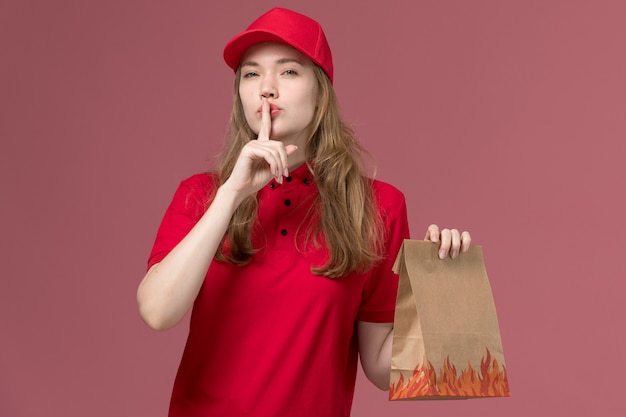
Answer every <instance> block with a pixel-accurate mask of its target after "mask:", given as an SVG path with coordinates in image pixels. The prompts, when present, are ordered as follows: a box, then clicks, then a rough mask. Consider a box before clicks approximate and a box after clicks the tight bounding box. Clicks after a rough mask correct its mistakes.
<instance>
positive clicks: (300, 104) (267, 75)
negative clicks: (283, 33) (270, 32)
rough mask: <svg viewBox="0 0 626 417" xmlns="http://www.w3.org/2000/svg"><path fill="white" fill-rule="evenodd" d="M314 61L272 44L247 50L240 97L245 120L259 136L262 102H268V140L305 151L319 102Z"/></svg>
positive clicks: (242, 68)
mask: <svg viewBox="0 0 626 417" xmlns="http://www.w3.org/2000/svg"><path fill="white" fill-rule="evenodd" d="M313 66H314V64H313V62H312V61H311V60H310V59H309V58H308V57H306V56H305V55H303V54H301V53H300V52H298V51H297V50H295V49H294V48H292V47H290V46H287V45H283V44H281V43H275V42H265V43H260V44H257V45H254V46H252V47H250V48H249V49H248V50H247V51H246V53H245V54H244V55H243V57H242V59H241V80H240V83H239V97H240V98H241V103H242V104H243V110H244V114H245V117H246V121H247V122H248V125H249V126H250V128H251V129H252V130H253V131H254V132H255V133H257V134H258V133H259V128H260V126H261V99H262V97H266V98H267V100H268V102H269V103H270V114H271V118H272V130H271V132H270V139H272V140H280V141H282V142H283V143H284V144H286V145H287V144H293V145H297V146H298V147H301V148H302V149H303V148H304V145H305V144H306V140H307V138H308V136H309V135H310V132H309V125H310V123H311V121H312V120H313V116H314V114H315V108H316V106H317V100H318V85H317V80H316V78H315V73H314V72H313Z"/></svg>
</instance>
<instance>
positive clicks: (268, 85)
mask: <svg viewBox="0 0 626 417" xmlns="http://www.w3.org/2000/svg"><path fill="white" fill-rule="evenodd" d="M261 97H265V98H278V89H277V88H276V83H275V82H274V80H273V79H272V77H265V78H264V79H263V83H262V84H261Z"/></svg>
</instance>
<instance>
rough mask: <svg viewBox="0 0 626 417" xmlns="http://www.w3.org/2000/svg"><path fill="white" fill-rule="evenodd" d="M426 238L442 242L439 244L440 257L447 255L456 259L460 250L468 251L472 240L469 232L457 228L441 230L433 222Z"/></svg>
mask: <svg viewBox="0 0 626 417" xmlns="http://www.w3.org/2000/svg"><path fill="white" fill-rule="evenodd" d="M424 240H428V241H431V242H441V244H440V245H439V259H443V258H445V257H446V256H450V258H452V259H454V258H456V257H457V256H459V253H460V252H467V250H468V249H469V247H470V243H471V242H472V237H471V236H470V234H469V232H462V233H460V232H459V231H458V230H457V229H443V230H441V231H440V230H439V226H437V225H436V224H431V225H430V226H428V230H426V237H424Z"/></svg>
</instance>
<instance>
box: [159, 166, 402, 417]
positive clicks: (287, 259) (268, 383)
mask: <svg viewBox="0 0 626 417" xmlns="http://www.w3.org/2000/svg"><path fill="white" fill-rule="evenodd" d="M212 181H214V177H212V176H211V175H210V174H199V175H195V176H193V177H191V178H188V179H187V180H185V181H183V182H182V183H181V184H180V186H179V188H178V190H177V191H176V193H175V195H174V198H173V200H172V202H171V204H170V206H169V208H168V209H167V212H166V213H165V216H164V218H163V221H162V223H161V226H160V228H159V231H158V234H157V237H156V241H155V244H154V247H153V250H152V253H151V255H150V258H149V262H148V264H149V265H148V267H150V266H152V265H154V264H155V263H157V262H159V261H161V260H162V259H163V258H164V257H165V255H167V253H168V252H169V251H170V250H171V249H172V248H173V247H174V246H175V245H176V244H177V243H178V242H179V241H180V240H181V239H182V238H183V237H184V236H185V235H186V234H187V233H188V232H189V230H190V229H191V228H192V227H193V225H194V224H195V223H196V222H197V221H198V219H199V218H200V217H201V216H202V214H203V213H204V211H205V205H206V201H207V191H208V190H209V189H210V187H211V184H212ZM373 187H374V191H375V194H376V196H377V198H378V202H379V206H380V210H382V214H383V219H384V223H385V230H386V241H385V245H386V246H385V250H386V253H387V255H388V256H387V258H386V259H385V260H384V261H381V262H379V263H378V264H377V265H376V266H375V267H374V268H372V269H371V270H370V271H368V272H367V273H363V274H357V273H352V274H350V275H348V276H345V277H342V278H337V279H333V278H326V277H322V276H316V275H313V274H312V273H311V266H319V265H322V264H324V262H325V260H326V256H327V251H326V250H325V249H314V248H312V247H310V245H309V247H308V248H306V247H304V244H305V241H304V239H303V234H304V232H305V231H306V225H307V223H306V222H307V221H310V220H308V219H310V217H307V216H306V214H307V212H308V209H309V207H310V204H311V202H312V200H313V199H314V198H315V196H316V194H317V187H316V185H315V183H314V182H313V179H312V176H311V174H310V172H309V170H308V168H307V166H306V165H302V166H301V167H300V168H298V169H296V170H294V171H293V172H292V173H291V175H290V177H288V178H286V179H285V181H284V183H283V184H277V183H275V182H271V183H270V184H268V185H267V186H266V187H264V188H263V189H262V190H261V191H259V193H258V197H259V201H260V205H259V223H260V225H261V228H260V229H259V230H258V231H257V233H255V235H254V239H253V242H254V243H255V247H257V248H259V249H260V250H259V252H257V253H255V255H254V257H253V260H252V262H250V264H248V265H245V266H235V265H231V264H229V263H224V262H217V261H215V260H213V262H212V263H211V266H210V267H209V270H208V272H207V275H206V278H205V282H204V284H203V286H202V288H201V290H200V293H199V294H198V297H197V299H196V301H195V303H194V305H193V310H192V316H191V322H190V327H189V336H188V339H187V344H186V346H185V350H184V353H183V357H182V360H181V363H180V367H179V370H178V373H177V376H176V380H175V382H174V388H173V392H172V397H171V403H170V414H169V415H170V416H171V417H183V416H184V417H200V416H203V417H204V416H229V417H236V416H255V417H277V416H297V417H307V416H311V417H322V416H332V417H344V416H348V415H349V414H350V408H351V405H352V397H353V393H354V384H355V378H356V371H357V358H358V350H357V338H356V332H355V322H356V321H358V320H361V321H370V322H392V321H393V313H394V308H395V298H396V292H397V276H396V275H395V274H394V273H393V272H392V270H391V268H392V265H393V262H394V260H395V257H396V254H397V252H398V250H399V248H400V245H401V243H402V241H403V239H406V238H408V237H409V231H408V222H407V213H406V204H405V200H404V196H403V195H402V193H401V192H400V191H399V190H397V189H396V188H394V187H393V186H391V185H389V184H386V183H383V182H380V181H374V182H373ZM303 223H304V224H303Z"/></svg>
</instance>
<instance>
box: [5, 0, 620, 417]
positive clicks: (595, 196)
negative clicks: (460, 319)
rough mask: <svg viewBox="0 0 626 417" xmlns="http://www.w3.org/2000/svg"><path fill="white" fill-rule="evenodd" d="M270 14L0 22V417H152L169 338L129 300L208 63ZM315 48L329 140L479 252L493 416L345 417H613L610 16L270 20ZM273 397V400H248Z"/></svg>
mask: <svg viewBox="0 0 626 417" xmlns="http://www.w3.org/2000/svg"><path fill="white" fill-rule="evenodd" d="M273 5H274V2H269V1H236V2H209V1H204V2H200V1H179V2H174V1H170V2H154V1H148V0H144V1H140V0H131V1H129V0H126V1H99V2H96V1H90V2H80V1H67V0H56V1H19V0H14V1H8V2H6V1H5V2H3V4H2V6H0V43H1V44H0V51H2V56H1V57H0V60H1V65H0V71H1V72H2V73H1V81H0V82H1V83H2V85H1V90H0V106H1V107H0V118H1V123H0V137H1V149H0V170H1V172H0V173H1V180H0V181H1V187H2V188H1V190H0V191H1V195H2V204H1V207H0V209H1V210H2V213H1V214H2V215H1V216H0V222H1V224H0V231H1V233H2V239H1V240H0V241H1V245H2V247H1V248H0V250H1V251H0V253H1V257H2V262H1V264H0V415H1V416H7V417H21V416H47V417H57V416H58V417H61V416H62V417H74V416H76V417H79V416H80V417H83V416H90V417H100V416H102V417H105V416H107V417H108V416H165V414H166V408H167V403H168V399H169V394H170V388H171V384H172V381H173V377H174V373H175V371H176V367H177V364H178V360H179V358H180V354H181V350H182V347H183V343H184V340H185V334H186V331H185V325H180V326H178V327H177V328H175V329H173V330H171V331H169V332H165V333H156V332H153V331H150V330H149V329H148V328H147V327H146V326H145V325H144V324H143V323H142V322H141V320H140V318H139V316H138V313H137V308H136V304H135V290H136V287H137V284H138V282H139V280H140V279H141V277H142V275H143V272H144V268H145V262H146V257H147V255H148V252H149V250H150V247H151V244H152V239H153V238H154V234H155V232H156V228H157V226H158V223H159V221H160V219H161V216H162V214H163V212H164V210H165V208H166V205H167V204H168V202H169V200H170V198H171V196H172V194H173V192H174V189H175V187H176V186H177V184H178V182H179V181H180V180H181V179H183V178H185V177H187V176H189V175H191V174H193V173H196V172H199V171H201V170H204V169H205V168H206V167H207V166H208V165H207V163H208V160H209V158H210V156H211V155H212V154H213V153H214V152H215V150H216V149H217V147H218V146H219V144H220V143H221V141H222V139H223V137H224V134H225V131H226V123H227V118H228V113H229V110H230V103H231V89H232V73H231V71H230V70H229V69H228V68H227V67H226V66H225V64H224V63H223V61H222V58H221V53H222V48H223V46H224V44H225V43H226V41H227V40H228V39H229V38H230V37H231V36H232V35H234V34H235V33H236V32H238V31H239V30H241V29H243V28H244V27H245V26H246V25H247V24H248V23H249V22H250V21H251V20H253V19H254V18H255V17H256V16H258V15H259V14H261V13H262V12H264V11H266V10H268V9H269V8H270V7H271V6H273ZM283 5H288V6H290V7H292V8H294V9H296V10H299V11H301V12H304V13H307V14H310V15H311V16H313V17H315V18H317V19H318V20H319V21H321V22H322V24H323V25H324V27H325V30H326V33H327V35H328V38H329V40H330V42H331V45H332V47H333V52H334V55H335V68H336V90H337V92H338V95H339V98H340V103H341V105H342V108H343V111H344V114H345V116H346V118H347V119H348V120H350V121H352V122H353V123H354V124H355V126H356V128H357V131H358V133H359V135H360V138H361V140H362V142H363V143H364V144H365V146H366V147H367V148H369V149H370V150H371V151H372V153H373V154H374V155H375V156H376V157H377V161H378V177H379V178H380V179H382V180H385V181H389V182H391V183H393V184H395V185H396V186H397V187H399V188H400V189H402V190H403V191H404V192H405V194H406V197H407V201H408V206H409V216H410V224H411V229H412V233H413V236H414V237H415V238H418V239H421V238H422V237H423V233H424V230H425V228H426V226H427V225H428V224H429V223H430V222H436V223H439V224H441V225H447V226H455V227H459V228H463V229H468V230H471V231H472V233H473V237H474V241H475V243H476V244H480V245H482V246H483V247H484V251H485V258H486V264H487V270H488V272H489V276H490V280H491V284H492V288H493V292H494V296H495V299H496V306H497V309H498V314H499V320H500V326H501V331H502V338H503V344H504V353H505V358H506V360H507V366H508V370H509V379H510V384H511V390H512V393H513V396H512V397H511V398H507V399H485V400H473V401H461V402H430V403H424V402H419V403H416V402H410V403H389V402H387V400H386V393H385V392H381V391H377V390H376V389H375V388H373V387H371V386H370V385H369V384H368V383H366V382H365V381H364V380H363V378H362V377H361V376H360V377H359V378H360V379H359V382H358V386H357V393H356V396H355V401H354V409H353V415H354V416H378V415H384V416H387V417H393V416H413V415H428V416H458V415H464V416H501V415H505V416H529V415H535V416H553V415H570V416H621V415H624V414H623V413H624V410H625V409H626V406H624V402H623V399H622V398H623V396H624V393H623V388H624V375H625V372H626V360H625V358H626V356H625V354H624V350H625V348H626V343H625V336H624V318H625V313H626V310H625V307H624V304H625V303H624V295H623V294H624V287H625V286H624V278H626V274H625V272H626V271H625V266H624V256H625V254H624V249H625V244H624V232H625V229H626V228H625V223H626V222H625V220H624V213H625V212H626V207H625V203H624V200H625V199H624V179H625V178H626V169H625V168H624V156H625V155H626V146H625V144H624V143H625V138H626V122H625V120H626V117H625V113H626V54H625V53H624V50H625V48H626V29H625V28H624V16H626V6H625V3H624V2H622V1H621V0H614V1H608V0H595V1H591V0H588V1H574V0H572V1H566V0H562V1H557V0H551V1H547V0H525V1H516V2H515V1H499V0H480V1H465V0H457V1H452V0H447V1H435V0H429V1H413V0H405V1H398V0H387V1H384V2H374V1H356V0H352V1H348V2H345V1H344V2H340V1H337V0H332V1H326V0H324V1H321V0H318V1H315V2H313V1H292V2H283ZM269 382H270V383H271V381H269Z"/></svg>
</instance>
